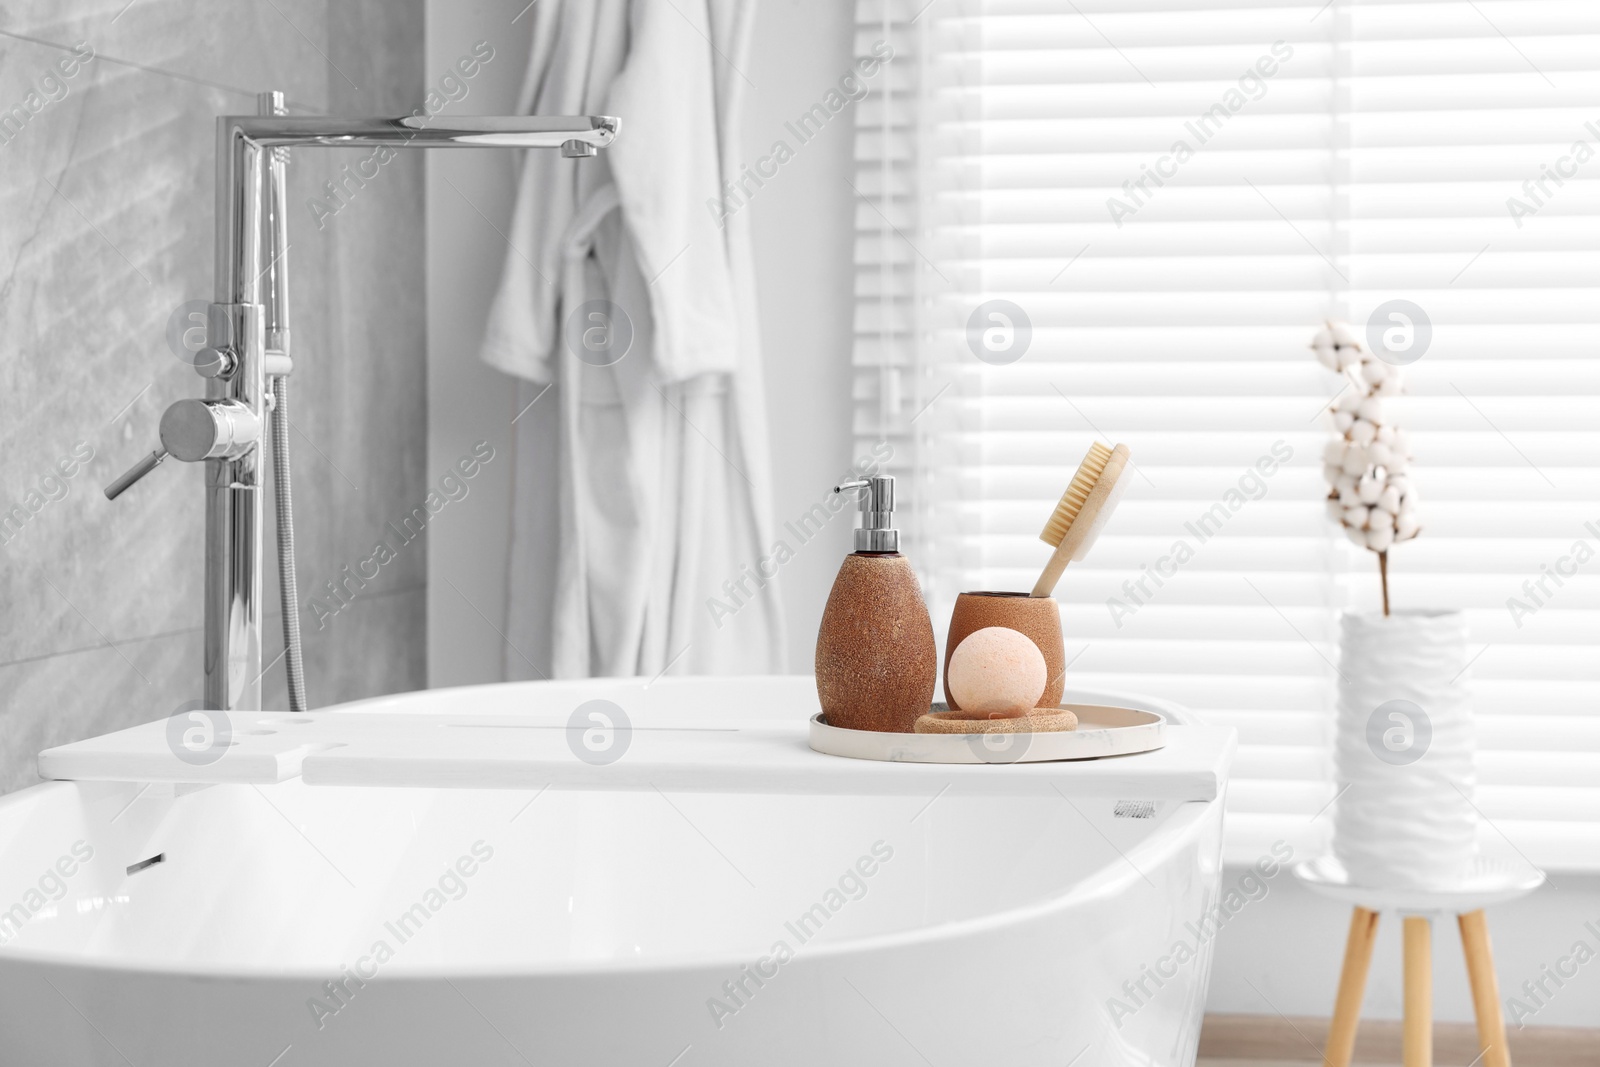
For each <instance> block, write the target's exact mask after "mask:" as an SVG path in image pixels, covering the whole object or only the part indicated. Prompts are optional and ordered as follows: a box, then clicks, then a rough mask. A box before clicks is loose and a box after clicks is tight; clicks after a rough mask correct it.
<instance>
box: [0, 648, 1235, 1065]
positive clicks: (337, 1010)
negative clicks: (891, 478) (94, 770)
mask: <svg viewBox="0 0 1600 1067" xmlns="http://www.w3.org/2000/svg"><path fill="white" fill-rule="evenodd" d="M597 693H598V694H599V695H601V696H603V697H605V698H606V699H611V700H615V701H616V702H617V703H618V704H620V705H621V706H623V707H624V708H626V709H627V710H628V712H629V714H630V716H631V719H632V726H633V728H634V729H635V730H638V731H641V734H640V736H643V732H644V731H649V730H653V729H661V730H663V731H670V730H671V729H673V728H674V727H673V724H674V723H683V722H688V721H689V719H688V718H685V716H691V717H693V718H694V721H696V722H698V723H700V724H701V725H699V726H696V727H695V728H694V729H696V730H703V731H706V736H707V737H708V738H710V737H712V736H713V735H715V741H716V743H717V744H719V745H723V746H726V745H730V744H732V745H737V743H738V738H739V734H738V730H739V729H740V728H743V726H745V725H749V724H758V725H761V726H762V727H763V728H768V729H770V730H772V731H777V732H778V733H779V734H782V733H783V732H784V731H792V733H793V738H794V752H793V758H794V759H795V760H796V761H800V762H799V763H798V764H797V765H799V766H801V767H802V769H803V768H804V767H805V766H810V764H808V763H805V762H804V761H805V760H815V761H816V764H815V766H816V767H817V768H818V772H817V774H818V786H817V787H816V788H815V789H809V788H797V787H796V786H795V785H794V780H792V779H789V780H785V781H784V782H781V783H780V782H777V779H774V782H775V783H776V784H775V785H774V787H773V791H767V790H765V789H763V788H762V787H761V785H760V783H756V784H754V785H752V784H749V783H746V784H742V785H738V786H737V787H722V788H717V789H716V790H715V791H705V792H701V791H696V790H695V789H694V788H688V787H684V786H683V785H681V784H675V785H672V786H671V787H670V788H657V787H655V786H653V785H650V784H649V783H645V785H644V786H641V785H640V783H639V781H637V780H633V779H627V778H625V777H624V776H620V775H619V777H618V782H619V787H618V788H606V787H605V786H604V784H603V781H602V783H601V784H598V785H597V784H589V785H583V786H577V787H567V786H564V785H562V784H561V782H559V781H558V782H557V783H556V784H555V785H554V786H553V787H550V788H544V787H540V788H515V789H513V788H473V787H472V783H471V782H457V783H454V787H452V788H445V787H437V786H428V787H398V786H340V785H318V784H308V783H310V782H312V781H313V775H312V773H311V768H310V765H309V764H308V765H307V768H306V772H305V780H301V779H299V778H290V779H289V780H285V781H282V782H278V783H271V784H258V783H244V784H241V783H233V784H212V785H195V784H172V783H157V784H153V785H152V784H148V783H141V782H135V783H120V782H66V781H56V782H49V783H46V784H44V785H40V786H38V787H35V788H32V789H28V790H25V791H22V792H20V793H16V794H12V795H10V796H7V797H4V798H0V1064H4V1065H5V1067H63V1065H71V1067H79V1065H82V1067H88V1065H96V1067H99V1065H108V1067H109V1065H116V1064H121V1065H126V1064H133V1065H136V1067H182V1065H190V1064H192V1065H204V1067H218V1065H223V1064H227V1065H234V1064H237V1065H243V1067H296V1065H312V1064H317V1065H321V1064H328V1065H332V1064H339V1065H345V1067H350V1065H368V1064H371V1065H380V1064H381V1065H391V1064H429V1065H432V1064H443V1063H460V1064H471V1065H473V1067H491V1065H502V1064H503V1065H516V1064H539V1065H544V1064H560V1065H563V1067H576V1065H589V1064H594V1065H607V1067H612V1065H639V1067H709V1065H740V1067H748V1065H789V1064H792V1065H797V1067H798V1065H805V1067H825V1065H826V1067H835V1065H857V1064H860V1065H868V1064H870V1065H873V1067H894V1065H899V1064H906V1065H913V1064H936V1065H939V1067H945V1065H949V1067H970V1065H976V1064H984V1065H993V1067H1034V1065H1044V1064H1050V1065H1052V1067H1062V1065H1065V1064H1071V1063H1075V1064H1079V1065H1081V1067H1108V1065H1116V1064H1141V1065H1144V1064H1160V1065H1188V1064H1192V1063H1193V1061H1194V1056H1195V1048H1196V1043H1197V1040H1198V1035H1199V1025H1200V1017H1201V1012H1202V1006H1203V1004H1204V1000H1205V988H1206V982H1207V976H1208V972H1209V967H1210V958H1211V954H1210V946H1209V944H1208V943H1207V942H1206V939H1204V938H1199V939H1197V938H1196V936H1195V932H1194V931H1195V929H1198V928H1203V927H1204V923H1203V922H1202V921H1201V916H1202V912H1203V911H1204V910H1205V909H1207V908H1208V907H1210V906H1212V905H1214V903H1215V896H1216V893H1217V889H1218V883H1219V876H1220V863H1221V832H1222V798H1221V784H1222V780H1223V779H1225V774H1226V762H1227V758H1228V756H1231V752H1232V738H1231V736H1227V737H1225V738H1222V739H1221V740H1219V735H1221V733H1222V732H1221V731H1210V730H1208V728H1205V727H1199V726H1174V727H1172V728H1171V729H1170V730H1169V731H1168V732H1169V735H1175V736H1179V737H1182V736H1183V732H1184V731H1194V732H1195V733H1194V734H1192V735H1189V736H1190V737H1201V736H1202V735H1206V736H1209V743H1210V745H1211V750H1212V751H1213V752H1215V751H1219V750H1225V755H1223V756H1222V757H1221V759H1220V767H1221V770H1220V773H1218V774H1216V775H1215V778H1216V779H1217V780H1218V781H1217V788H1216V789H1215V790H1214V792H1215V794H1216V795H1215V796H1213V797H1211V798H1210V799H1204V800H1184V799H1171V798H1167V799H1163V793H1164V792H1170V790H1168V789H1167V784H1168V781H1169V779H1171V780H1176V779H1178V778H1183V780H1184V781H1185V782H1192V781H1193V780H1195V778H1194V775H1193V774H1187V772H1186V775H1180V774H1178V773H1177V772H1173V773H1172V774H1171V775H1168V774H1166V773H1165V772H1163V773H1162V774H1158V775H1154V776H1151V777H1149V778H1147V779H1144V780H1141V779H1139V778H1138V777H1137V773H1138V772H1139V771H1140V769H1141V768H1142V767H1146V766H1156V765H1157V764H1155V763H1146V764H1141V763H1139V762H1138V761H1141V760H1155V759H1157V758H1160V757H1164V758H1166V759H1167V760H1168V761H1169V764H1170V763H1171V761H1173V760H1176V759H1177V758H1178V757H1177V756H1175V755H1172V754H1171V752H1172V751H1173V750H1176V749H1179V748H1182V746H1178V745H1174V744H1172V743H1170V742H1169V745H1168V750H1167V751H1164V752H1163V753H1149V754H1145V755H1137V756H1124V757H1117V758H1116V762H1117V763H1118V764H1120V766H1121V767H1123V768H1126V769H1128V770H1129V772H1130V773H1131V774H1133V775H1134V776H1133V777H1132V778H1128V777H1126V776H1124V778H1122V779H1118V778H1116V777H1112V778H1107V779H1105V781H1106V783H1107V784H1106V785H1105V786H1104V787H1103V788H1102V787H1100V786H1096V785H1094V784H1092V783H1089V784H1085V782H1086V781H1087V779H1085V781H1079V780H1078V779H1074V778H1071V777H1063V776H1070V775H1072V774H1073V773H1074V768H1080V769H1081V768H1083V767H1086V766H1087V764H1063V763H1056V764H1036V765H1031V766H1022V765H1018V766H982V767H910V766H902V765H899V764H875V765H873V767H874V768H877V769H879V770H881V771H882V772H883V773H885V774H891V775H893V774H899V773H901V772H904V774H905V775H906V777H905V778H904V781H906V782H914V783H915V787H914V788H904V789H902V788H899V784H898V780H896V781H891V787H887V788H878V787H877V786H874V787H871V788H870V789H864V790H863V791H861V792H843V791H840V786H839V785H838V781H837V780H835V779H831V778H829V777H828V774H829V773H830V771H831V769H833V768H836V767H837V766H838V764H839V763H841V762H842V763H852V762H856V761H839V760H838V759H837V757H829V756H822V755H819V754H815V753H810V752H809V750H805V749H804V725H805V722H806V720H807V718H808V717H809V715H810V714H811V713H812V712H814V710H815V700H816V698H815V692H814V689H812V688H811V682H810V680H809V679H789V678H775V679H732V680H717V681H711V680H703V679H683V680H675V679H664V680H662V681H659V682H656V683H655V684H654V685H653V686H648V687H647V686H646V685H645V684H644V683H642V682H638V681H617V682H584V683H535V684H523V685H507V686H491V687H479V688H472V689H462V690H446V691H434V692H424V693H415V694H407V695H405V696H402V697H395V698H385V699H383V700H379V701H368V702H363V703H360V704H356V705H350V706H347V708H346V709H344V710H338V709H331V710H330V712H329V714H340V715H360V714H363V713H371V712H375V711H376V712H386V713H406V712H430V713H438V712H442V713H450V714H463V715H465V714H472V713H479V714H483V713H487V712H489V711H493V710H496V709H498V710H501V711H504V710H508V709H516V710H518V711H528V710H534V711H540V710H544V711H547V712H548V714H549V717H550V722H551V723H552V724H565V723H566V722H567V719H568V713H569V712H571V711H572V709H573V708H574V706H576V704H577V703H579V702H581V701H583V700H588V699H590V698H593V697H594V696H596V694H597ZM1068 699H1077V700H1080V701H1084V702H1101V703H1109V702H1114V698H1111V697H1108V696H1107V695H1105V694H1084V693H1076V694H1069V697H1068ZM1116 699H1120V701H1121V702H1122V703H1125V704H1128V703H1134V702H1133V701H1131V700H1130V699H1129V698H1126V697H1122V698H1116ZM1139 706H1142V707H1145V708H1147V709H1149V710H1157V711H1169V712H1171V711H1175V710H1176V709H1171V708H1170V706H1168V705H1163V704H1160V703H1158V702H1144V703H1143V704H1140V705H1139ZM707 715H712V716H713V718H714V717H715V716H722V717H723V718H724V720H725V721H726V722H728V723H729V724H730V725H729V726H728V727H727V728H726V729H717V728H714V727H707V726H705V725H704V723H705V722H706V717H707ZM263 721H265V720H263ZM237 725H238V724H236V726H237ZM246 725H248V724H246ZM466 732H470V731H462V733H466ZM483 733H484V735H485V738H486V739H488V738H490V737H491V736H492V735H493V731H487V730H486V731H483ZM451 736H452V737H454V736H456V734H455V733H452V734H451ZM771 736H775V735H771V734H769V740H770V737H771ZM785 736H787V735H785ZM785 744H787V742H785ZM719 751H721V750H719ZM576 762H577V761H576V760H574V763H576ZM626 762H627V760H626V757H624V759H623V760H621V761H619V762H618V763H617V764H616V766H622V765H623V764H625V763H626ZM1093 762H1094V763H1097V764H1107V763H1111V762H1113V761H1104V760H1103V761H1093ZM1212 765H1213V768H1215V766H1217V765H1218V761H1217V760H1216V759H1213V761H1212ZM1162 766H1166V764H1163V765H1162ZM1191 770H1192V768H1191ZM1103 771H1104V768H1098V769H1097V773H1103ZM1078 773H1079V774H1080V775H1081V774H1082V772H1081V770H1080V771H1079V772H1078ZM914 775H920V776H921V777H912V776H914ZM1002 776H1010V777H1004V778H1002ZM708 778H709V776H708ZM1130 782H1131V783H1133V784H1131V785H1130V784H1128V783H1130ZM941 783H942V784H941ZM996 783H1000V785H999V786H996ZM1183 788H1188V787H1187V786H1185V787H1183ZM1008 789H1010V790H1012V791H1010V792H1008V791H1007V790H1008ZM1130 792H1131V793H1133V794H1134V795H1126V794H1129V793H1130ZM1102 794H1103V795H1102ZM1140 794H1142V795H1140ZM1176 795H1177V796H1179V797H1181V795H1182V792H1181V789H1180V792H1179V793H1178V794H1176ZM158 856H159V857H161V858H160V860H159V861H158V862H153V863H152V862H150V861H151V860H152V859H154V858H155V857H158ZM1180 944H1184V945H1187V946H1190V947H1191V952H1188V953H1182V954H1181V955H1182V956H1183V957H1184V958H1183V960H1182V961H1181V962H1178V963H1174V962H1173V960H1174V947H1175V946H1177V945H1180ZM1191 955H1192V958H1189V957H1190V956H1191Z"/></svg>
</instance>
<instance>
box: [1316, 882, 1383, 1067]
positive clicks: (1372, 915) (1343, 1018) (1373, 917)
mask: <svg viewBox="0 0 1600 1067" xmlns="http://www.w3.org/2000/svg"><path fill="white" fill-rule="evenodd" d="M1377 938H1378V913H1377V912H1375V911H1368V910H1367V909H1366V908H1357V909H1356V910H1355V911H1354V912H1353V913H1352V914H1351V916H1350V936H1349V937H1348V938H1346V940H1345V943H1344V969H1343V970H1342V971H1340V972H1339V995H1338V997H1337V998H1336V999H1335V1000H1334V1002H1333V1025H1332V1026H1330V1027H1329V1028H1328V1047H1327V1049H1326V1051H1325V1052H1324V1053H1323V1059H1324V1061H1326V1063H1327V1064H1328V1065H1329V1067H1350V1057H1351V1055H1352V1054H1353V1053H1354V1052H1355V1047H1356V1027H1357V1026H1358V1025H1359V1024H1360V1022H1361V998H1362V996H1363V995H1364V994H1365V993H1366V991H1367V970H1368V969H1369V968H1370V967H1371V965H1372V945H1373V942H1374V941H1376V940H1377Z"/></svg>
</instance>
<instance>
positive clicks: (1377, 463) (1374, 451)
mask: <svg viewBox="0 0 1600 1067" xmlns="http://www.w3.org/2000/svg"><path fill="white" fill-rule="evenodd" d="M1367 459H1369V460H1371V462H1372V465H1373V466H1374V467H1387V466H1389V464H1390V462H1391V461H1392V460H1393V459H1394V453H1393V452H1391V451H1389V446H1388V445H1386V444H1384V443H1383V442H1381V441H1374V442H1372V444H1370V445H1368V446H1367Z"/></svg>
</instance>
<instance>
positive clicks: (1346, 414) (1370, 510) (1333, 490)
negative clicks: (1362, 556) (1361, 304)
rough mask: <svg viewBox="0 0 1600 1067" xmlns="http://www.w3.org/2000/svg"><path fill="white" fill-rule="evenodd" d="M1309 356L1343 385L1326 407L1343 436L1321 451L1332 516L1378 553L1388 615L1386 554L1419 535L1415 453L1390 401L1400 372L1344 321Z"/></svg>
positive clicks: (1326, 331)
mask: <svg viewBox="0 0 1600 1067" xmlns="http://www.w3.org/2000/svg"><path fill="white" fill-rule="evenodd" d="M1311 351H1312V352H1313V353H1315V354H1316V357H1317V361H1318V362H1320V363H1321V364H1322V365H1323V366H1324V367H1327V368H1328V369H1329V370H1331V371H1334V372H1335V373H1337V374H1340V375H1342V376H1343V377H1344V378H1345V379H1346V385H1345V388H1344V389H1343V390H1341V391H1340V393H1339V395H1338V396H1337V397H1335V398H1334V401H1333V403H1332V404H1331V405H1330V406H1329V409H1328V410H1329V414H1330V415H1332V417H1333V428H1334V429H1335V430H1336V431H1337V432H1338V433H1339V436H1338V437H1335V438H1334V439H1333V440H1331V441H1329V442H1328V446H1327V448H1326V449H1324V450H1323V453H1322V472H1323V475H1324V476H1325V477H1326V478H1327V481H1328V517H1329V518H1331V519H1333V520H1334V521H1335V522H1337V523H1339V525H1341V526H1343V527H1344V532H1345V535H1346V536H1347V537H1349V538H1350V540H1351V541H1353V542H1354V543H1355V544H1357V545H1359V546H1360V547H1362V548H1366V549H1371V550H1372V551H1373V552H1376V553H1377V554H1378V575H1379V578H1380V580H1381V581H1382V583H1383V613H1384V614H1385V615H1387V614H1389V549H1390V547H1391V546H1393V545H1397V544H1399V543H1400V542H1402V541H1409V540H1411V539H1412V538H1414V537H1416V536H1417V534H1418V533H1420V532H1421V530H1422V525H1421V522H1420V521H1419V520H1418V518H1417V491H1416V489H1415V488H1414V487H1413V486H1412V484H1411V480H1410V478H1408V477H1407V476H1406V472H1407V470H1408V469H1409V468H1410V466H1411V449H1410V445H1409V443H1408V441H1407V440H1406V434H1405V431H1404V430H1401V429H1399V428H1398V427H1396V426H1394V425H1393V424H1392V423H1390V422H1389V421H1388V418H1387V414H1386V412H1385V410H1384V409H1385V401H1386V400H1387V399H1389V398H1391V397H1396V396H1399V395H1400V393H1401V391H1402V389H1403V383H1402V381H1401V378H1400V369H1399V368H1398V367H1394V366H1391V365H1389V364H1388V363H1385V362H1383V361H1382V360H1379V359H1376V358H1374V357H1373V356H1372V354H1371V353H1369V352H1367V351H1365V350H1364V349H1363V348H1362V347H1361V343H1360V342H1359V341H1357V340H1356V338H1355V336H1354V335H1353V334H1352V333H1351V332H1350V328H1349V327H1348V326H1346V325H1345V324H1344V323H1342V322H1328V323H1325V324H1324V325H1323V328H1322V329H1320V330H1318V331H1317V333H1316V335H1315V336H1314V337H1313V338H1312V339H1311Z"/></svg>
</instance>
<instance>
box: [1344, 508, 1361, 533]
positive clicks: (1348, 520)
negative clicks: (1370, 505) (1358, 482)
mask: <svg viewBox="0 0 1600 1067" xmlns="http://www.w3.org/2000/svg"><path fill="white" fill-rule="evenodd" d="M1340 521H1341V522H1343V523H1344V524H1345V525H1346V526H1348V527H1350V528H1351V529H1352V530H1364V529H1366V528H1367V509H1366V508H1364V507H1360V506H1359V505H1358V506H1356V507H1346V508H1345V509H1344V518H1343V519H1341V520H1340Z"/></svg>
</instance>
